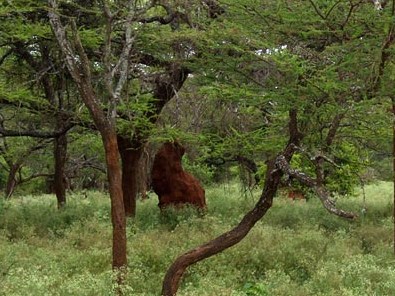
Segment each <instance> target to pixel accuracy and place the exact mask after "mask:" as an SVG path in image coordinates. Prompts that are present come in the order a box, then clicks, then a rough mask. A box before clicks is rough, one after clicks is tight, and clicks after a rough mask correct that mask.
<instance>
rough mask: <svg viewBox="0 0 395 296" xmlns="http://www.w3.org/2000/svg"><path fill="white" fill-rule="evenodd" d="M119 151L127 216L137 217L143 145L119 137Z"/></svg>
mask: <svg viewBox="0 0 395 296" xmlns="http://www.w3.org/2000/svg"><path fill="white" fill-rule="evenodd" d="M118 150H119V154H120V155H121V159H122V191H123V203H124V206H125V214H126V216H129V217H134V216H135V215H136V198H137V194H138V193H139V192H138V191H139V184H138V182H139V181H138V178H137V167H138V165H139V160H140V158H141V154H142V151H143V149H142V144H141V143H139V142H137V141H133V140H130V139H129V138H126V137H123V136H120V135H118Z"/></svg>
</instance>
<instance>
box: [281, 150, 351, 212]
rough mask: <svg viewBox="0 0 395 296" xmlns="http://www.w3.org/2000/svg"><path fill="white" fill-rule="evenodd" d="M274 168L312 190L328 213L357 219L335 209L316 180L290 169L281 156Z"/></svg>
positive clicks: (327, 194) (325, 191)
mask: <svg viewBox="0 0 395 296" xmlns="http://www.w3.org/2000/svg"><path fill="white" fill-rule="evenodd" d="M276 167H278V168H279V169H280V170H281V171H282V172H283V173H284V174H287V175H289V176H291V177H293V178H294V179H296V180H298V181H299V182H300V183H302V184H304V185H306V186H308V187H310V188H313V189H314V190H315V192H316V193H317V195H318V197H319V199H320V200H321V202H322V204H323V206H324V207H325V209H327V210H328V212H330V213H332V214H335V215H337V216H340V217H343V218H347V219H355V218H357V217H358V216H357V215H356V214H354V213H351V212H346V211H343V210H340V209H338V208H336V205H335V202H334V201H333V200H331V199H330V193H329V191H328V190H327V189H326V188H325V187H324V186H323V185H321V184H319V183H318V182H317V181H316V180H314V179H312V178H311V177H309V176H307V175H306V174H305V173H303V172H301V171H298V170H294V169H292V168H291V167H290V165H289V162H288V161H287V160H286V159H285V157H284V156H283V155H280V156H279V157H277V160H276Z"/></svg>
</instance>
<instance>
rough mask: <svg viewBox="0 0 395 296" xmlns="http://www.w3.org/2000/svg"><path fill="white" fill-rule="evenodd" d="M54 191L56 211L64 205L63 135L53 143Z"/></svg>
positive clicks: (64, 153) (65, 149) (64, 163)
mask: <svg viewBox="0 0 395 296" xmlns="http://www.w3.org/2000/svg"><path fill="white" fill-rule="evenodd" d="M54 158H55V173H54V191H55V194H56V200H57V203H58V209H61V208H63V207H64V206H65V205H66V173H65V165H66V158H67V135H66V134H63V135H61V136H59V137H57V138H55V141H54Z"/></svg>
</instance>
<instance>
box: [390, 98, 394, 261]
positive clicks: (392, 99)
mask: <svg viewBox="0 0 395 296" xmlns="http://www.w3.org/2000/svg"><path fill="white" fill-rule="evenodd" d="M391 102H392V178H393V179H392V180H393V190H394V192H393V201H392V211H393V212H392V221H393V248H394V255H395V97H391Z"/></svg>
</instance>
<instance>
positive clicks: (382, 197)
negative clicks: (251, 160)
mask: <svg viewBox="0 0 395 296" xmlns="http://www.w3.org/2000/svg"><path fill="white" fill-rule="evenodd" d="M240 192H241V191H240V189H239V188H238V186H237V185H221V186H215V187H212V188H208V189H207V190H206V196H207V202H208V208H209V210H208V213H207V214H206V215H204V216H202V215H199V214H198V213H196V212H195V211H194V210H192V209H184V210H182V211H181V212H178V213H175V212H174V211H168V212H166V213H165V214H160V213H159V210H158V207H157V199H156V197H155V196H154V195H152V196H151V198H150V199H148V200H145V201H139V203H138V213H137V218H136V219H135V220H131V221H129V222H128V227H127V232H128V260H129V261H128V262H129V263H128V268H129V272H128V276H127V280H126V283H127V285H126V286H125V287H124V289H125V295H159V294H160V290H161V283H162V279H163V276H164V273H165V271H166V269H167V268H168V266H169V265H170V263H171V262H172V260H173V259H174V258H175V257H176V256H177V255H178V254H180V253H182V252H184V251H186V250H188V249H190V248H192V247H194V246H197V245H198V244H201V243H204V242H206V241H207V240H209V239H211V238H214V237H215V236H216V235H218V234H221V233H222V232H224V231H226V230H229V229H230V228H231V227H232V226H234V225H235V224H237V223H238V221H239V220H240V219H241V218H242V216H243V215H244V213H246V212H247V211H248V209H250V208H251V207H253V204H254V202H255V201H256V199H257V198H258V197H259V193H260V192H258V191H256V192H254V193H253V195H252V196H251V195H249V194H247V195H244V194H242V193H240ZM86 196H87V197H86V198H85V197H84V194H73V195H72V196H70V197H69V202H68V205H67V207H66V208H65V209H64V210H62V211H60V212H58V211H57V210H56V203H55V197H54V196H53V195H41V196H23V197H15V198H13V199H12V200H11V201H10V202H4V201H2V202H0V295H23V296H24V295H39V296H41V295H79V296H83V295H92V296H93V295H95V296H96V295H113V291H114V287H113V286H112V279H111V278H112V273H111V265H110V264H111V223H110V220H109V200H108V197H107V196H106V195H105V194H102V193H98V192H87V193H86ZM338 205H339V206H341V207H343V208H345V209H348V210H353V211H356V212H359V214H360V217H359V218H358V220H356V221H345V220H342V219H341V218H338V217H335V216H331V215H330V214H329V213H327V212H326V211H325V210H324V209H323V208H322V206H321V204H320V203H319V201H318V200H317V199H311V200H309V201H307V202H304V201H291V200H289V199H287V198H285V197H281V196H280V197H277V198H276V199H275V204H274V206H273V208H272V209H270V210H269V212H268V214H267V215H266V216H265V217H264V218H263V219H262V221H260V222H259V223H258V225H257V226H256V227H255V228H254V229H253V230H252V232H251V233H250V234H249V235H248V236H247V238H246V239H245V240H244V241H242V242H241V243H240V244H238V245H237V246H235V247H233V248H231V249H229V250H227V251H225V252H223V253H222V254H219V255H217V256H215V257H213V258H210V259H208V260H206V261H204V262H201V263H199V264H197V265H195V266H193V267H192V268H191V269H189V270H188V272H187V274H186V276H185V278H184V280H183V283H182V286H181V289H180V292H179V295H196V296H204V295H210V296H211V295H212V296H214V295H215V296H220V295H224V296H225V295H226V296H228V295H233V296H234V295H270V296H273V295H284V296H288V295H300V296H302V295H303V296H306V295H336V296H339V295H358V296H361V295H369V296H371V295H395V281H394V278H395V264H394V263H395V256H394V255H393V243H392V229H393V228H392V227H393V226H392V184H391V183H384V182H381V183H376V184H372V185H369V186H367V187H366V207H367V212H366V213H365V214H363V213H362V212H361V210H362V207H363V201H362V196H361V194H359V193H358V192H357V194H356V195H355V196H351V197H344V198H343V197H342V198H339V199H338Z"/></svg>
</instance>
